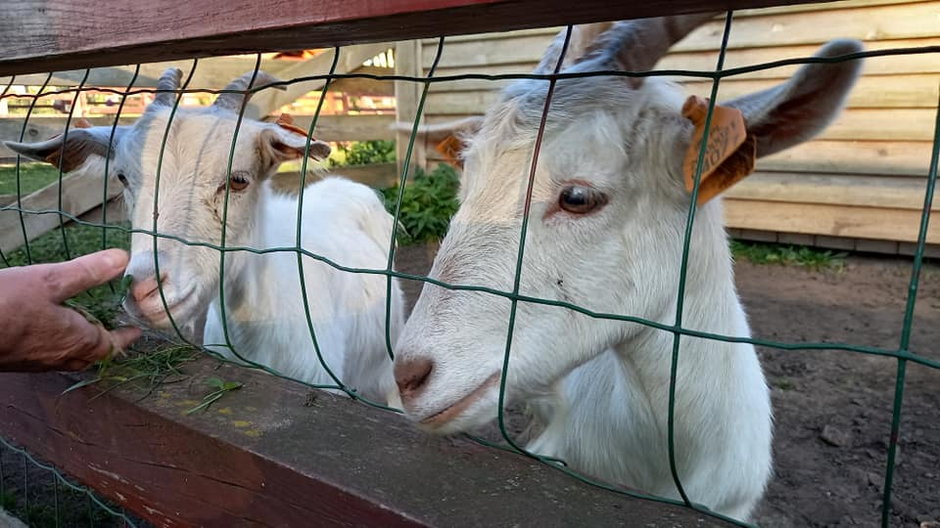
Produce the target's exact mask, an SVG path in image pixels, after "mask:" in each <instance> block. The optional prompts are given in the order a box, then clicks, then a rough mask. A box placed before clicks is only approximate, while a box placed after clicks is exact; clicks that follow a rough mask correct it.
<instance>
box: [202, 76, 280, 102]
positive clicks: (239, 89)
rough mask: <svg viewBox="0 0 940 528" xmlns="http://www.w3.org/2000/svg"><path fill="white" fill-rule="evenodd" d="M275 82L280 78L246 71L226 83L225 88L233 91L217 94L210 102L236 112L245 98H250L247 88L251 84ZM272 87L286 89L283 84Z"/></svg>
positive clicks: (249, 87)
mask: <svg viewBox="0 0 940 528" xmlns="http://www.w3.org/2000/svg"><path fill="white" fill-rule="evenodd" d="M252 77H254V83H252V81H251V79H252ZM277 82H280V79H278V78H277V77H274V76H273V75H270V74H268V73H266V72H263V71H258V73H257V75H255V74H254V72H248V73H246V74H244V75H242V76H241V77H239V78H237V79H235V80H234V81H232V82H230V83H228V86H226V87H225V90H233V92H232V93H221V94H219V97H217V98H216V100H215V102H214V103H212V106H213V107H215V108H225V109H226V110H231V111H233V112H238V111H240V110H241V108H242V104H243V103H244V102H245V99H246V98H249V99H250V98H251V96H252V93H251V92H249V91H248V90H251V88H252V87H253V86H258V85H265V84H274V83H277ZM272 88H277V89H279V90H285V89H286V88H284V87H283V86H274V87H272Z"/></svg>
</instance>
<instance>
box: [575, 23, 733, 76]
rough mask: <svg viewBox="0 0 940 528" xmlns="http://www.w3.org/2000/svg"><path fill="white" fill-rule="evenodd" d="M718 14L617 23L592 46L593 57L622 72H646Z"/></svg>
mask: <svg viewBox="0 0 940 528" xmlns="http://www.w3.org/2000/svg"><path fill="white" fill-rule="evenodd" d="M716 14H717V13H697V14H694V15H677V16H669V17H655V18H644V19H639V20H627V21H623V22H618V23H617V24H615V25H614V26H613V27H612V28H611V29H610V30H609V31H607V32H605V33H604V34H603V35H601V36H600V38H599V39H598V40H597V42H596V44H595V45H594V46H592V48H593V49H592V50H591V51H592V56H595V55H597V54H599V55H601V56H607V57H608V58H610V59H613V60H615V61H616V62H617V64H618V66H619V67H620V68H621V69H623V70H624V71H634V72H640V71H648V70H650V69H652V68H653V66H655V65H656V63H657V62H659V59H660V58H662V56H663V55H665V54H666V52H668V51H669V48H671V47H672V45H673V44H675V43H676V42H679V41H680V40H682V39H683V37H685V36H686V35H688V34H689V33H691V32H692V30H694V29H695V28H697V27H699V26H700V25H702V24H704V23H705V22H707V21H709V20H710V19H712V18H713V17H714V16H715V15H716Z"/></svg>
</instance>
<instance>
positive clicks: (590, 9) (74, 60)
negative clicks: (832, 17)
mask: <svg viewBox="0 0 940 528" xmlns="http://www.w3.org/2000/svg"><path fill="white" fill-rule="evenodd" d="M809 1H810V0H721V1H718V2H716V1H714V0H653V1H649V2H609V1H608V0H582V1H580V2H575V3H572V2H568V1H566V0H436V1H432V0H407V1H399V2H376V1H370V0H322V1H320V2H317V4H316V6H315V7H312V6H311V5H310V3H309V2H305V1H302V0H286V1H285V0H207V1H204V2H184V3H180V2H177V1H175V0H151V1H149V2H138V3H134V4H133V5H132V4H120V5H109V6H108V9H107V12H106V13H104V12H103V11H102V8H101V2H100V1H98V0H21V1H18V2H8V3H7V5H5V6H4V8H5V10H4V16H3V17H0V49H3V50H4V57H5V58H4V59H3V60H2V61H0V75H10V74H15V73H16V74H22V73H37V72H44V71H54V70H68V69H75V68H86V67H96V66H114V65H122V64H133V63H138V62H153V61H160V60H176V59H183V58H191V57H206V56H213V55H231V54H237V53H244V52H246V51H251V52H254V51H278V50H283V49H300V48H306V49H312V48H322V47H332V46H336V45H347V44H361V43H365V42H390V41H395V40H404V39H412V38H421V37H432V36H437V35H445V34H468V33H483V32H488V31H506V30H511V29H523V28H530V27H540V26H552V25H562V24H579V23H585V22H596V21H601V20H614V19H625V18H637V17H647V16H655V15H664V14H679V13H688V12H696V11H707V10H722V9H744V8H755V7H764V6H771V5H782V4H795V3H807V2H809Z"/></svg>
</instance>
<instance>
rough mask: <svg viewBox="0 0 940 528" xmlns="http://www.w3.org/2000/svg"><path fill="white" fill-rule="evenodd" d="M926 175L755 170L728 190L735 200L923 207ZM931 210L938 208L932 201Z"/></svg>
mask: <svg viewBox="0 0 940 528" xmlns="http://www.w3.org/2000/svg"><path fill="white" fill-rule="evenodd" d="M926 192H927V180H926V179H925V178H898V177H891V176H888V177H884V176H865V175H860V174H807V173H795V172H756V173H754V174H752V175H750V176H748V177H747V178H745V179H744V180H742V181H740V182H739V183H737V184H736V185H735V186H734V187H732V188H731V189H728V192H727V193H726V196H728V197H729V198H733V199H736V200H761V201H769V202H790V203H805V204H829V205H847V206H859V207H874V208H886V209H910V210H914V211H918V212H919V211H921V210H922V209H923V208H924V193H926ZM931 210H932V211H940V203H936V202H935V203H934V204H933V208H932V209H931Z"/></svg>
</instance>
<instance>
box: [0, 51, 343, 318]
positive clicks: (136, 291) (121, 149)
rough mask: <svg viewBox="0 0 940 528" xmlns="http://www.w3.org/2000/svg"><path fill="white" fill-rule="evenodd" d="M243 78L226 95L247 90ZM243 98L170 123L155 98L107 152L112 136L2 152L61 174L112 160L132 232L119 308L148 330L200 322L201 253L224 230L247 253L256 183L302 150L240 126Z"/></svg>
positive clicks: (270, 133)
mask: <svg viewBox="0 0 940 528" xmlns="http://www.w3.org/2000/svg"><path fill="white" fill-rule="evenodd" d="M246 77H247V78H250V76H245V77H242V78H240V79H237V80H236V81H233V83H232V84H230V85H229V86H228V87H227V89H229V90H238V89H245V88H247V84H248V82H247V79H246ZM258 77H259V78H260V79H266V80H269V79H270V78H269V77H266V76H264V75H263V74H259V76H258ZM178 82H179V70H175V69H171V70H168V71H167V72H166V73H165V74H164V76H163V77H162V78H161V80H160V84H159V86H158V88H161V89H165V90H174V89H176V88H178ZM242 97H243V95H241V94H223V95H221V96H219V99H218V100H217V101H216V103H215V104H214V105H213V106H212V107H209V108H200V109H185V108H178V109H177V110H176V112H175V114H174V113H173V112H172V107H173V102H174V100H173V96H172V94H170V93H163V94H161V95H159V96H158V97H157V99H156V100H155V102H154V103H153V104H152V105H151V106H150V107H148V109H147V111H146V112H145V113H144V115H143V116H142V117H141V118H140V119H138V120H137V122H135V123H134V124H133V125H129V126H122V127H118V128H117V130H116V133H115V134H114V139H113V142H112V143H111V144H110V148H109V143H108V140H109V138H110V136H111V127H92V128H87V129H77V130H70V131H69V133H68V135H67V137H65V138H63V136H58V137H57V138H53V139H51V140H49V141H46V142H43V143H37V144H30V145H26V144H11V145H10V147H11V148H13V149H14V150H16V151H18V152H20V153H22V154H24V155H27V156H29V157H32V158H34V159H39V160H43V161H49V162H50V163H55V164H59V165H60V166H62V168H63V169H64V170H67V171H70V170H73V169H76V168H79V167H81V168H83V169H86V170H87V169H88V168H90V167H94V168H98V169H101V168H102V167H103V165H104V157H105V156H107V155H110V156H111V157H112V159H111V160H110V162H109V163H108V170H109V173H110V174H109V175H110V176H111V177H113V178H115V179H117V180H119V181H120V182H121V183H122V184H124V198H125V201H126V203H127V206H128V216H129V218H130V220H131V225H132V228H133V229H134V233H133V234H132V235H131V260H130V263H129V264H128V267H127V271H126V274H127V275H128V276H131V277H132V278H133V281H132V283H131V288H130V291H129V294H128V296H127V298H126V300H125V309H126V310H127V311H128V313H130V314H131V315H134V316H137V317H138V318H140V319H142V320H144V321H146V322H147V323H149V324H151V325H152V326H155V327H168V326H170V324H171V320H170V316H171V315H172V318H173V321H176V322H177V323H178V324H183V325H185V324H187V323H188V322H190V321H193V320H195V319H197V318H198V317H199V316H200V315H201V313H204V311H205V309H206V306H207V305H208V303H209V302H210V301H211V300H212V299H213V298H214V297H215V296H217V295H218V293H219V278H220V272H221V266H220V262H221V257H222V255H221V254H220V251H219V250H218V249H215V248H214V247H209V246H220V245H222V244H223V238H222V237H223V224H224V233H225V239H224V245H225V246H226V247H232V246H237V247H251V246H252V242H253V241H254V240H255V239H256V237H257V233H255V229H254V224H255V217H256V210H257V208H258V201H259V196H260V187H261V184H262V183H263V182H264V180H265V179H266V178H268V177H269V176H270V175H271V174H273V173H274V172H275V171H276V169H277V167H278V165H280V163H282V162H283V161H286V160H289V159H296V158H298V157H300V156H302V155H303V153H304V152H305V151H306V150H305V149H306V143H307V138H306V136H305V135H303V134H298V133H297V132H296V131H294V130H292V129H291V128H289V127H288V128H285V127H283V126H280V125H278V124H270V123H260V122H257V121H252V120H249V119H243V120H242V121H241V123H240V125H239V123H238V114H237V111H238V109H239V108H240V106H241V100H242ZM171 114H172V123H171V122H170V120H171ZM236 129H237V136H236ZM233 138H234V139H235V148H234V149H233V148H232V142H233ZM63 139H64V143H65V144H64V145H63ZM308 152H309V154H310V155H311V156H312V157H315V158H323V157H325V156H327V155H328V154H329V146H328V145H327V144H326V143H323V142H321V141H313V142H311V143H310V147H309V151H308ZM63 153H64V154H63ZM230 156H231V162H230ZM230 163H231V165H230ZM86 164H88V165H86ZM226 195H228V198H227V204H226ZM154 233H157V234H156V235H154ZM226 259H227V261H228V262H230V263H232V264H231V266H236V265H237V262H238V260H239V259H238V258H237V257H236V256H234V255H233V254H232V253H228V254H227V255H226ZM226 269H227V270H228V269H231V267H230V265H229V264H227V265H226ZM158 270H159V279H158V276H157V272H158Z"/></svg>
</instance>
